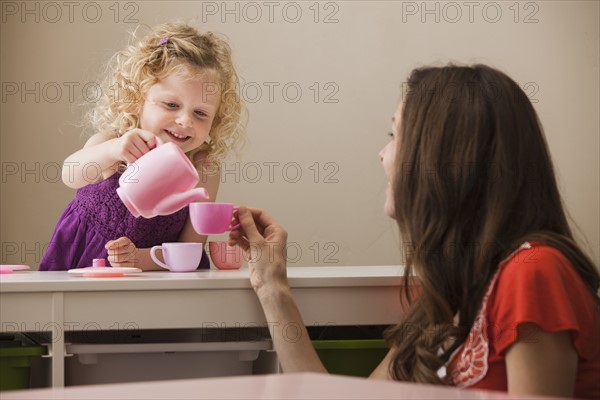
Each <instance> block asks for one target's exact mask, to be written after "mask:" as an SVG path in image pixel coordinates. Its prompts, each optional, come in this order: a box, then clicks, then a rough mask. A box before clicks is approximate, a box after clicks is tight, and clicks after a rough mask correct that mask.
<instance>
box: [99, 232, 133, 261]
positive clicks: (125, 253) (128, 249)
mask: <svg viewBox="0 0 600 400" xmlns="http://www.w3.org/2000/svg"><path fill="white" fill-rule="evenodd" d="M104 248H105V249H106V250H108V262H109V263H110V265H111V266H113V267H133V268H135V267H136V265H137V261H138V260H137V247H135V244H133V242H132V241H131V240H129V238H127V237H125V236H123V237H120V238H118V239H117V240H111V241H109V242H108V243H106V244H105V245H104Z"/></svg>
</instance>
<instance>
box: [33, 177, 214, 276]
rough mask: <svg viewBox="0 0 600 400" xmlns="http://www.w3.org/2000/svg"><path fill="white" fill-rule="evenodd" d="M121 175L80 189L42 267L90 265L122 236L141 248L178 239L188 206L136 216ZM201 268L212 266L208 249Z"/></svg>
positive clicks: (41, 264)
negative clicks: (122, 195)
mask: <svg viewBox="0 0 600 400" xmlns="http://www.w3.org/2000/svg"><path fill="white" fill-rule="evenodd" d="M119 177H120V175H119V174H118V173H116V174H114V175H112V176H111V177H109V178H107V179H105V180H103V181H101V182H98V183H93V184H89V185H87V186H85V187H83V188H81V189H79V190H78V191H77V194H76V195H75V198H74V199H73V200H72V201H71V202H70V203H69V205H68V206H67V208H66V209H65V211H64V212H63V213H62V215H61V216H60V219H59V220H58V223H57V224H56V228H55V229H54V233H53V234H52V239H51V240H50V243H49V245H48V249H47V250H46V253H45V254H44V257H43V258H42V261H41V262H40V267H39V270H40V271H66V270H69V269H73V268H83V267H90V266H91V265H92V260H93V259H94V258H104V259H106V258H107V257H108V253H107V251H106V249H105V248H104V245H105V244H106V242H108V241H109V240H114V239H118V238H120V237H121V236H126V237H128V238H129V239H130V240H131V241H132V242H133V243H134V244H135V246H136V247H137V248H138V249H144V248H149V247H152V246H156V245H160V244H162V243H165V242H177V241H178V238H179V234H180V232H181V230H182V229H183V226H184V225H185V222H186V220H187V218H188V213H189V209H188V207H187V206H186V207H184V208H182V209H181V210H179V211H177V212H176V213H173V214H171V215H166V216H158V217H154V218H150V219H146V218H144V217H139V218H135V217H134V216H133V215H131V213H130V212H129V210H128V209H127V207H125V204H123V202H122V201H121V199H120V198H119V196H118V195H117V190H116V189H117V188H118V187H119ZM199 268H210V264H209V261H208V257H207V255H206V253H203V254H202V261H201V262H200V265H199Z"/></svg>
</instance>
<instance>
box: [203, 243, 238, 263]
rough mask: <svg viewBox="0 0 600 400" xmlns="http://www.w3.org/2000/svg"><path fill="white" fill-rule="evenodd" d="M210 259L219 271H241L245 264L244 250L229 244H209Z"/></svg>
mask: <svg viewBox="0 0 600 400" xmlns="http://www.w3.org/2000/svg"><path fill="white" fill-rule="evenodd" d="M208 250H209V252H210V259H211V260H212V262H213V264H215V267H217V269H240V268H241V267H242V265H243V264H244V250H243V249H242V248H241V247H239V246H233V247H232V246H229V244H227V242H209V243H208Z"/></svg>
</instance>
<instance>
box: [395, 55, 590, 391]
mask: <svg viewBox="0 0 600 400" xmlns="http://www.w3.org/2000/svg"><path fill="white" fill-rule="evenodd" d="M408 89H409V90H408V92H407V93H406V95H405V97H404V104H403V111H402V120H401V125H400V129H399V130H400V132H399V136H400V137H399V140H398V148H397V152H396V154H397V156H396V160H395V161H396V164H395V165H396V167H395V173H394V177H393V188H394V207H395V209H394V212H395V218H396V221H397V223H398V226H399V228H400V234H401V237H402V240H403V243H404V245H403V246H404V247H405V248H404V249H403V250H405V251H406V250H408V251H407V256H406V272H405V282H406V285H405V288H406V290H405V291H404V292H403V296H404V300H406V303H405V304H406V305H407V313H406V316H405V317H404V320H403V321H402V323H400V324H399V325H397V326H395V327H393V328H391V329H390V330H388V331H387V332H386V338H387V341H388V345H390V346H393V347H395V348H396V354H395V357H394V359H393V361H392V363H391V365H390V373H391V375H392V377H394V379H398V380H407V381H416V382H427V383H441V381H440V378H439V377H438V376H437V373H436V372H437V370H438V369H439V368H440V367H441V366H443V365H444V363H445V362H446V361H447V360H448V358H449V356H450V354H451V353H452V352H453V351H454V350H455V349H456V348H458V347H459V346H460V345H461V344H462V343H463V342H464V341H465V339H466V336H467V335H468V332H469V330H470V329H471V327H472V325H473V321H474V319H475V317H476V315H477V312H478V311H479V308H480V306H481V302H482V299H483V295H484V293H485V290H486V288H487V286H488V285H489V283H490V281H491V279H492V277H493V275H494V274H495V272H496V271H497V269H498V265H499V263H500V262H501V261H502V260H503V259H504V258H506V257H508V256H509V255H510V254H511V252H513V251H514V250H516V249H517V248H518V246H519V245H520V244H522V243H523V242H524V241H535V242H539V243H545V244H548V245H550V246H552V247H555V248H557V249H558V250H560V251H561V252H562V253H563V254H564V255H565V256H566V257H567V258H568V259H569V260H570V261H571V263H572V264H573V266H574V267H575V269H576V270H577V272H578V273H579V275H580V276H581V278H582V280H583V282H584V283H585V284H586V285H587V286H588V287H589V290H590V291H591V292H592V293H593V295H594V296H595V298H596V300H598V295H597V290H598V286H599V281H600V279H599V276H598V272H597V270H596V269H595V267H594V265H593V263H592V261H591V260H590V259H589V258H588V257H587V256H586V255H585V254H584V253H583V252H582V251H581V250H580V249H579V247H578V246H577V244H576V243H575V241H574V239H573V235H572V233H571V230H570V228H569V224H568V222H567V218H566V215H565V212H564V210H563V206H562V203H561V198H560V194H559V191H558V187H557V183H556V178H555V175H554V170H553V167H552V161H551V158H550V154H549V151H548V146H547V144H546V141H545V138H544V135H543V133H542V128H541V125H540V123H539V121H538V117H537V114H536V112H535V110H534V108H533V106H532V105H531V103H530V101H529V99H528V98H527V95H526V94H525V93H524V92H523V91H522V90H521V88H520V87H519V86H518V85H517V84H516V83H515V82H514V81H513V80H512V79H510V78H509V77H508V76H506V75H505V74H503V73H502V72H499V71H497V70H495V69H492V68H490V67H487V66H484V65H475V66H472V67H459V66H453V65H449V66H446V67H441V68H422V69H417V70H414V71H413V72H412V73H411V75H410V77H409V79H408ZM413 273H414V275H416V277H417V281H418V283H419V290H418V291H417V292H415V291H411V290H409V285H408V282H409V277H410V275H411V274H413ZM456 315H458V324H456V322H455V321H454V318H455V316H456ZM448 339H450V342H452V340H453V344H452V345H451V346H449V347H448V346H446V348H445V351H443V352H442V353H441V354H440V353H438V351H439V349H440V347H441V345H442V344H447V343H448Z"/></svg>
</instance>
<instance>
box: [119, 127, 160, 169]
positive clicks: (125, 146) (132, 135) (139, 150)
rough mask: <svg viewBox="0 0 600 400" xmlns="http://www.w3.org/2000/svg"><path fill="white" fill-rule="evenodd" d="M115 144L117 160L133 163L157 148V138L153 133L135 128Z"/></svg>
mask: <svg viewBox="0 0 600 400" xmlns="http://www.w3.org/2000/svg"><path fill="white" fill-rule="evenodd" d="M113 143H114V144H113V150H112V152H113V155H114V156H115V157H116V159H117V160H122V161H125V162H127V163H132V162H134V161H135V160H137V159H138V158H140V157H141V156H143V155H144V154H146V153H147V152H149V151H150V150H152V149H153V148H154V147H156V136H155V135H154V134H153V133H152V132H148V131H144V130H142V129H138V128H135V129H132V130H130V131H128V132H126V133H125V134H124V135H123V136H121V137H118V138H117V139H115V141H114V142H113Z"/></svg>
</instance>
